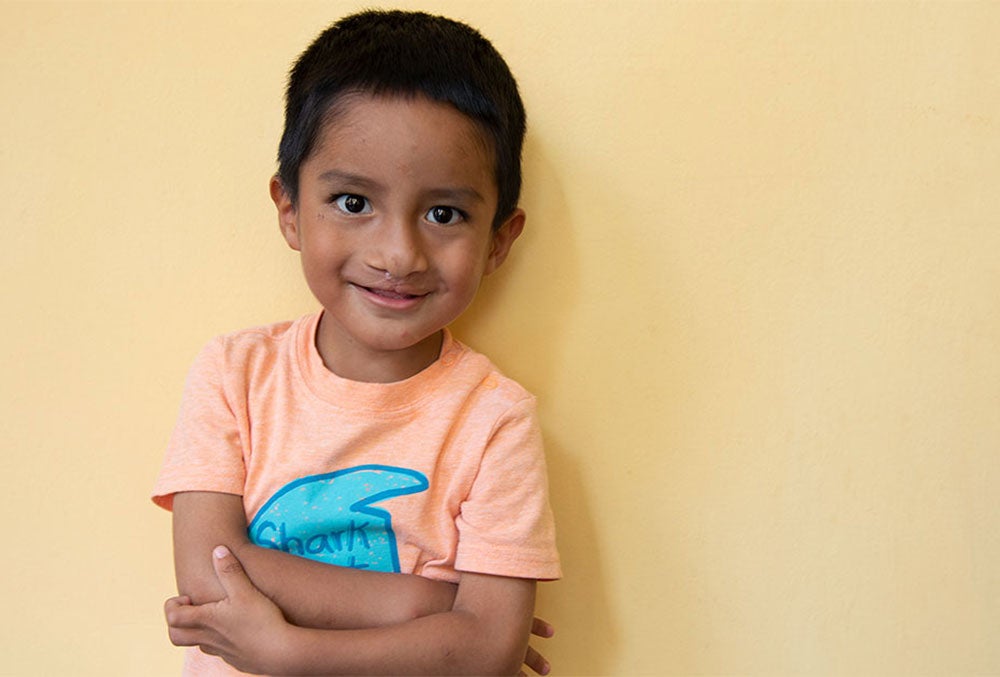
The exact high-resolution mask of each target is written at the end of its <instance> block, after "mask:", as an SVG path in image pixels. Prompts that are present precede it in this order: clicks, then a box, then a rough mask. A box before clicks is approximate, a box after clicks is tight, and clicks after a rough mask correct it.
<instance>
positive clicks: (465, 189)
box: [319, 169, 486, 202]
mask: <svg viewBox="0 0 1000 677" xmlns="http://www.w3.org/2000/svg"><path fill="white" fill-rule="evenodd" d="M319 180H320V181H322V182H323V183H342V184H346V185H348V186H352V187H353V186H357V187H358V188H359V189H361V190H372V189H375V188H380V187H381V185H382V184H380V183H379V182H378V181H375V180H374V179H370V178H368V177H367V176H362V175H361V174H352V173H351V172H345V171H342V170H340V169H329V170H327V171H325V172H323V173H322V174H320V175H319ZM426 196H427V197H428V198H429V199H432V200H465V201H468V202H486V198H485V197H483V195H482V194H481V193H480V192H479V191H478V190H476V189H475V188H473V187H472V186H446V187H441V188H432V189H431V190H428V191H427V193H426Z"/></svg>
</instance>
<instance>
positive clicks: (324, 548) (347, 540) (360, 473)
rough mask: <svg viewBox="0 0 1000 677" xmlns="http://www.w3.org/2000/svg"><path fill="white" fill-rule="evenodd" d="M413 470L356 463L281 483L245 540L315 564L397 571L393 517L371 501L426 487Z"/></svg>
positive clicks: (419, 475) (421, 476) (418, 491)
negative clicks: (345, 467)
mask: <svg viewBox="0 0 1000 677" xmlns="http://www.w3.org/2000/svg"><path fill="white" fill-rule="evenodd" d="M428 486H429V484H428V482H427V477H426V476H424V475H423V474H422V473H419V472H417V471H416V470H409V469H407V468H395V467H392V466H387V465H361V466H357V467H355V468H348V469H346V470H338V471H336V472H332V473H326V474H324V475H310V476H309V477H303V478H300V479H297V480H295V481H294V482H291V483H289V484H286V485H285V486H284V487H282V488H281V489H280V490H279V491H278V492H277V493H276V494H275V495H274V496H272V497H271V498H270V499H269V500H268V501H267V503H265V504H264V507H262V508H261V509H260V511H259V512H258V513H257V515H256V516H254V518H253V522H251V523H250V527H249V528H248V530H247V531H248V533H249V536H250V541H251V542H253V543H256V544H257V545H259V546H262V547H265V548H273V549H275V550H283V551H285V552H290V553H292V554H295V555H300V556H302V557H308V558H309V559H314V560H317V561H319V562H326V563H328V564H336V565H339V566H344V567H352V568H355V569H371V570H373V571H389V572H396V573H398V572H399V554H398V552H397V550H396V535H395V534H394V533H393V531H392V515H391V514H389V512H388V511H387V510H383V509H382V508H378V507H374V505H375V504H376V503H379V502H381V501H385V500H388V499H390V498H395V497H396V496H405V495H407V494H416V493H420V492H421V491H426V490H427V487H428Z"/></svg>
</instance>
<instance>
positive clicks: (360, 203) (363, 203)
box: [333, 194, 372, 214]
mask: <svg viewBox="0 0 1000 677" xmlns="http://www.w3.org/2000/svg"><path fill="white" fill-rule="evenodd" d="M333 202H334V204H335V205H337V208H338V209H340V210H341V211H345V212H347V213H348V214H368V213H370V212H371V210H372V207H371V205H370V204H368V199H367V198H364V197H362V196H360V195H352V194H347V195H338V196H337V197H336V199H334V201H333Z"/></svg>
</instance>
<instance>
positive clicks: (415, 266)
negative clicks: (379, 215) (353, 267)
mask: <svg viewBox="0 0 1000 677" xmlns="http://www.w3.org/2000/svg"><path fill="white" fill-rule="evenodd" d="M371 245H372V247H371V250H370V251H371V255H370V257H369V261H368V263H369V265H370V266H372V267H373V268H378V269H379V270H383V271H385V272H387V273H389V274H390V275H391V276H392V277H394V278H397V279H402V278H404V277H406V276H408V275H412V274H413V273H420V272H423V271H425V270H427V257H426V256H425V254H424V246H423V242H422V240H421V237H420V226H419V225H418V224H416V223H411V222H409V220H407V219H392V220H391V221H386V222H383V223H382V224H380V226H379V227H378V228H377V234H376V235H375V236H374V239H373V241H372V243H371Z"/></svg>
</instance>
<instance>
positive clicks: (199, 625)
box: [164, 546, 292, 673]
mask: <svg viewBox="0 0 1000 677" xmlns="http://www.w3.org/2000/svg"><path fill="white" fill-rule="evenodd" d="M212 563H213V565H214V566H215V574H216V576H218V578H219V582H220V583H221V584H222V587H223V589H224V590H225V593H226V596H225V598H223V599H221V600H219V601H218V602H212V603H209V604H202V605H199V606H195V605H192V604H191V600H190V598H188V597H186V596H183V597H172V598H171V599H168V600H167V602H166V604H165V605H164V612H165V614H166V617H167V625H168V626H169V634H170V641H171V642H173V643H174V644H175V645H177V646H200V647H201V650H202V651H204V652H205V653H207V654H211V655H213V656H219V657H220V658H222V659H223V660H225V661H226V662H227V663H229V664H230V665H232V666H233V667H235V668H236V669H238V670H242V671H243V672H253V673H262V672H280V671H281V670H280V667H279V666H278V665H276V659H279V658H280V657H281V656H282V655H283V652H282V651H281V646H282V645H283V639H282V638H283V636H284V635H285V634H286V633H287V632H288V631H289V630H290V629H291V627H292V626H290V625H289V624H288V623H287V622H286V621H285V618H284V616H283V615H282V614H281V610H280V609H279V608H278V607H277V606H276V605H275V604H274V603H273V602H272V601H271V600H269V599H268V598H267V597H266V596H265V595H264V594H263V593H262V592H261V591H260V590H258V589H257V588H256V587H254V585H253V583H252V582H251V581H250V579H249V578H248V577H247V575H246V572H245V571H244V570H243V565H242V564H240V561H239V560H238V559H236V557H235V556H234V555H233V554H232V552H230V551H229V548H226V547H225V546H219V547H217V548H216V549H215V550H214V551H213V553H212Z"/></svg>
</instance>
